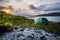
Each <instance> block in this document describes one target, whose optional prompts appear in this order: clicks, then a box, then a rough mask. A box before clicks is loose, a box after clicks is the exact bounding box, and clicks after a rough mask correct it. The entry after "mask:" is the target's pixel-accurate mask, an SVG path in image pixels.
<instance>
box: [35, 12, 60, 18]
mask: <svg viewBox="0 0 60 40" xmlns="http://www.w3.org/2000/svg"><path fill="white" fill-rule="evenodd" d="M37 16H60V12H55V13H48V14H42V15H36V16H34V17H37Z"/></svg>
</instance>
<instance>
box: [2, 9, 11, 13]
mask: <svg viewBox="0 0 60 40" xmlns="http://www.w3.org/2000/svg"><path fill="white" fill-rule="evenodd" d="M2 11H4V12H6V13H11V10H10V9H4V10H2Z"/></svg>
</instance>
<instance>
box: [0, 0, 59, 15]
mask: <svg viewBox="0 0 60 40" xmlns="http://www.w3.org/2000/svg"><path fill="white" fill-rule="evenodd" d="M0 6H4V7H12V9H13V10H14V12H15V13H13V14H15V15H24V16H26V15H27V16H29V15H30V16H31V15H40V14H47V13H50V12H60V0H0Z"/></svg>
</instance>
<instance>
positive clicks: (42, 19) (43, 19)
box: [37, 18, 49, 25]
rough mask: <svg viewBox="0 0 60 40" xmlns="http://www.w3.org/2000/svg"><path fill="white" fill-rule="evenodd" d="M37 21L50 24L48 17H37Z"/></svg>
mask: <svg viewBox="0 0 60 40" xmlns="http://www.w3.org/2000/svg"><path fill="white" fill-rule="evenodd" d="M37 23H38V24H44V25H47V24H49V21H48V19H47V18H39V19H37Z"/></svg>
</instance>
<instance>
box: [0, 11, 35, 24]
mask: <svg viewBox="0 0 60 40" xmlns="http://www.w3.org/2000/svg"><path fill="white" fill-rule="evenodd" d="M33 21H34V20H33V19H28V18H26V17H23V16H15V15H12V14H8V13H6V12H3V11H0V24H3V23H6V22H10V23H12V24H15V25H20V24H26V25H27V24H31V23H33Z"/></svg>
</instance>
